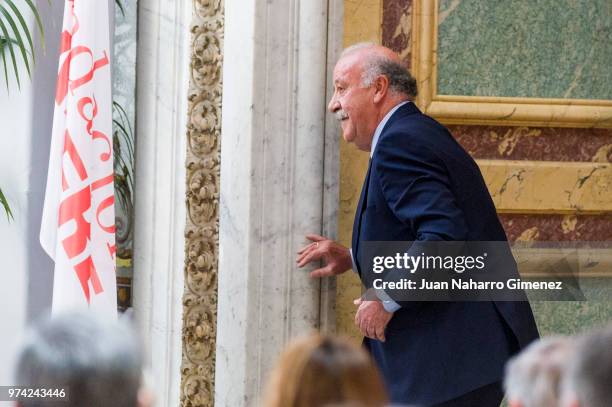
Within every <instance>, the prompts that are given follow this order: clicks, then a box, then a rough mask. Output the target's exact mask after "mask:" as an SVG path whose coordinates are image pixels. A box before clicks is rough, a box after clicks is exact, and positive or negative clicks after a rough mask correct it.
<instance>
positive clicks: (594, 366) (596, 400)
mask: <svg viewBox="0 0 612 407" xmlns="http://www.w3.org/2000/svg"><path fill="white" fill-rule="evenodd" d="M561 405H562V406H563V407H610V406H612V325H609V326H608V327H607V328H606V329H601V330H597V331H594V332H592V333H589V334H586V335H585V336H583V337H581V338H580V339H579V340H578V343H577V345H576V352H575V354H574V357H573V358H572V360H571V361H570V363H569V366H568V369H567V374H566V375H565V377H564V380H563V382H562V404H561Z"/></svg>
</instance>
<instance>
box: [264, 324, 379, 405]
mask: <svg viewBox="0 0 612 407" xmlns="http://www.w3.org/2000/svg"><path fill="white" fill-rule="evenodd" d="M387 403H388V396H387V393H386V391H385V388H384V385H383V382H382V378H381V376H380V374H379V372H378V370H377V369H376V367H375V365H374V363H373V362H372V360H371V359H370V356H369V355H368V354H367V352H366V351H365V350H363V349H362V348H361V347H359V346H357V345H355V344H353V343H352V342H350V341H349V340H348V339H342V338H334V337H329V336H321V335H318V334H313V335H310V336H308V337H305V338H301V339H297V340H295V341H294V342H292V343H291V344H289V346H288V347H287V349H286V350H285V351H284V352H283V354H282V355H281V357H280V359H279V361H278V362H277V364H276V366H275V368H274V369H273V371H272V373H271V376H270V379H269V381H268V385H267V387H266V389H265V392H264V403H263V406H265V407H328V406H336V405H341V406H350V407H383V406H385V405H386V404H387Z"/></svg>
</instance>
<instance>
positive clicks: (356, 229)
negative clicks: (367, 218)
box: [351, 158, 372, 269]
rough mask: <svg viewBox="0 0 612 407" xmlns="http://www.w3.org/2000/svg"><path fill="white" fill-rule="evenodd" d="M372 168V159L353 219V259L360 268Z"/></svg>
mask: <svg viewBox="0 0 612 407" xmlns="http://www.w3.org/2000/svg"><path fill="white" fill-rule="evenodd" d="M371 170H372V159H371V158H370V161H369V162H368V172H367V173H366V177H365V181H364V182H363V186H362V187H361V196H360V197H359V204H358V205H357V212H355V220H354V221H353V236H352V244H351V246H352V248H353V260H354V261H355V264H356V265H357V268H358V269H359V261H358V260H357V250H358V245H359V231H360V230H361V219H362V217H363V211H364V210H365V207H366V206H367V205H366V200H367V197H368V186H369V184H370V171H371Z"/></svg>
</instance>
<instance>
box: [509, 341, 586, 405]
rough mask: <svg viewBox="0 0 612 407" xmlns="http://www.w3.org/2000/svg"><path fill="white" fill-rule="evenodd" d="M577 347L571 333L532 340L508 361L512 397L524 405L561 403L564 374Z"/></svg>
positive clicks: (510, 398)
mask: <svg viewBox="0 0 612 407" xmlns="http://www.w3.org/2000/svg"><path fill="white" fill-rule="evenodd" d="M573 349H574V341H573V340H572V338H569V337H548V338H543V339H541V340H539V341H537V342H534V343H532V344H531V345H529V346H528V347H527V349H525V350H524V351H523V352H521V353H520V354H519V355H517V356H516V357H514V358H512V359H511V360H510V361H509V362H508V364H507V365H506V376H505V379H504V387H505V388H506V393H507V397H508V400H510V401H517V402H519V403H521V405H522V406H523V407H538V406H557V405H559V400H560V385H561V378H562V375H563V373H564V371H565V368H566V363H567V361H568V360H569V359H570V355H571V354H572V352H573Z"/></svg>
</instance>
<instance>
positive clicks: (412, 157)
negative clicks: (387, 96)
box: [373, 133, 467, 241]
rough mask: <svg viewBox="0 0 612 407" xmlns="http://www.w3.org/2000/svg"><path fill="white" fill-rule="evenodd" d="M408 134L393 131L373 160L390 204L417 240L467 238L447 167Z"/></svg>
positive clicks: (382, 141)
mask: <svg viewBox="0 0 612 407" xmlns="http://www.w3.org/2000/svg"><path fill="white" fill-rule="evenodd" d="M407 137H409V136H408V135H407V134H402V133H391V134H388V135H386V136H385V137H384V138H381V140H380V142H379V144H378V145H377V146H376V155H377V159H376V160H375V161H374V162H373V164H374V166H375V170H376V171H377V174H378V176H379V179H380V182H381V189H382V191H383V195H384V197H385V200H386V201H387V203H388V205H389V208H390V209H391V211H392V212H393V214H394V215H395V216H396V217H397V218H398V219H399V220H400V221H402V222H404V223H406V224H407V225H409V226H410V227H411V229H412V230H414V231H415V233H416V240H423V241H430V240H454V241H463V240H466V238H467V226H466V223H465V218H464V215H463V212H462V211H461V209H460V208H459V207H458V205H457V202H456V199H455V197H454V194H453V192H452V190H451V185H450V179H449V174H448V172H447V170H446V167H445V166H444V164H443V163H442V161H441V160H440V159H439V158H438V157H437V156H436V154H435V153H434V152H433V151H432V150H431V148H430V147H428V146H424V145H423V144H422V143H412V139H413V138H412V137H411V138H410V139H411V140H407V139H406V138H407Z"/></svg>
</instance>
